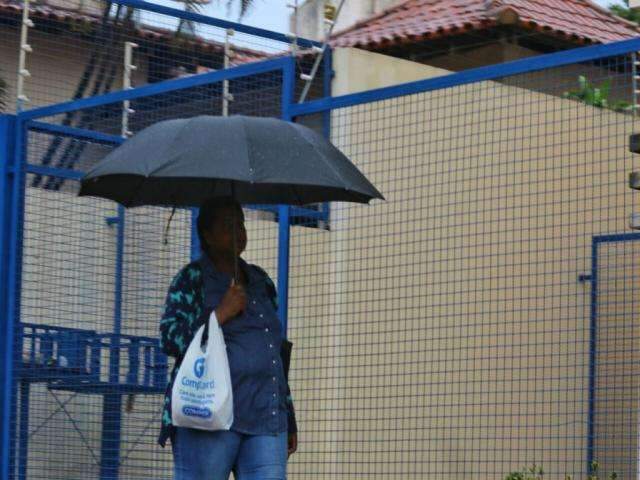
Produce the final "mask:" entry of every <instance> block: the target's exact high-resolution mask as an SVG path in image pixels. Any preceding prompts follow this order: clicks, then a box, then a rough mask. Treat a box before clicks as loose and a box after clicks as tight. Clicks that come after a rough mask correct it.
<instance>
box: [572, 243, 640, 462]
mask: <svg viewBox="0 0 640 480" xmlns="http://www.w3.org/2000/svg"><path fill="white" fill-rule="evenodd" d="M634 241H640V233H618V234H611V235H597V236H594V237H593V239H592V241H591V276H590V277H589V278H584V279H585V280H590V281H591V309H590V321H589V411H588V430H587V472H589V469H590V468H591V464H592V462H593V461H594V460H595V414H596V373H597V372H596V367H597V365H596V361H597V358H596V355H597V348H598V345H597V344H598V254H599V247H600V245H603V244H607V243H621V242H622V243H625V242H634Z"/></svg>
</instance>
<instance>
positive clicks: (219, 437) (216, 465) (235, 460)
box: [172, 427, 287, 480]
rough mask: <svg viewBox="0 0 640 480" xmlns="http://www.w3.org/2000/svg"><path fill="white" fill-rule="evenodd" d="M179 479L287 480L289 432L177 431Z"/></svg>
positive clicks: (175, 445) (176, 473) (175, 458)
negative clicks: (270, 433) (231, 477)
mask: <svg viewBox="0 0 640 480" xmlns="http://www.w3.org/2000/svg"><path fill="white" fill-rule="evenodd" d="M176 430H177V431H176V435H175V437H174V442H173V443H172V446H173V461H174V479H175V480H228V478H229V475H230V474H231V472H232V471H233V473H234V476H235V478H236V480H286V478H287V432H283V433H279V434H278V435H245V434H242V433H238V432H233V431H231V430H218V431H215V432H207V431H204V430H195V429H192V428H180V427H178V428H177V429H176Z"/></svg>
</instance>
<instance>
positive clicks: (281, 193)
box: [80, 116, 384, 207]
mask: <svg viewBox="0 0 640 480" xmlns="http://www.w3.org/2000/svg"><path fill="white" fill-rule="evenodd" d="M80 195H81V196H84V195H90V196H97V197H103V198H108V199H111V200H115V201H117V202H118V203H120V204H122V205H124V206H125V207H135V206H140V205H160V206H173V207H197V206H199V205H201V204H202V202H203V201H204V200H206V199H208V198H211V197H233V198H235V199H236V200H237V201H238V202H239V203H256V204H259V203H271V204H274V203H280V204H296V205H303V204H308V203H316V202H327V201H348V202H359V203H368V202H369V201H370V200H371V199H372V198H379V199H384V197H383V196H382V194H380V192H378V190H376V188H375V187H374V186H373V185H372V184H371V183H370V182H369V181H368V180H367V179H366V178H365V177H364V175H362V173H360V171H359V170H358V169H357V168H356V167H355V166H354V165H353V164H352V163H351V162H350V161H349V159H347V157H345V156H344V155H343V154H342V152H340V151H339V150H338V149H337V148H336V147H334V146H333V145H332V144H331V143H330V142H328V141H327V140H325V139H324V138H323V137H322V136H320V135H318V134H317V133H315V132H314V131H313V130H311V129H309V128H307V127H304V126H302V125H299V124H296V123H290V122H285V121H282V120H278V119H275V118H259V117H245V116H232V117H214V116H199V117H193V118H188V119H178V120H167V121H163V122H159V123H156V124H154V125H152V126H150V127H148V128H145V129H144V130H142V131H140V132H139V133H138V134H136V135H135V136H134V137H132V138H131V139H129V140H127V141H126V142H125V143H124V144H122V145H121V146H120V147H118V148H116V149H115V150H114V151H113V152H111V153H110V154H109V155H107V156H106V157H105V158H104V159H103V160H102V161H100V162H99V163H98V164H97V165H96V166H95V167H94V168H93V169H91V170H90V171H89V172H88V173H87V175H86V176H85V177H84V178H83V180H82V184H81V188H80Z"/></svg>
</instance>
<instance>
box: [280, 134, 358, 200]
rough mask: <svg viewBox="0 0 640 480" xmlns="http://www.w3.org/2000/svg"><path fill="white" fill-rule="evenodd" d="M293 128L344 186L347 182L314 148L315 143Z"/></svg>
mask: <svg viewBox="0 0 640 480" xmlns="http://www.w3.org/2000/svg"><path fill="white" fill-rule="evenodd" d="M291 128H293V129H294V130H295V131H296V133H298V134H299V135H301V136H302V137H303V138H304V139H305V140H306V141H307V143H308V144H309V145H311V147H312V148H313V149H314V150H315V151H316V153H317V154H318V156H319V157H320V158H321V159H322V161H323V162H324V163H325V165H327V166H328V167H329V169H331V171H332V172H333V173H334V175H335V176H336V177H337V178H338V180H340V182H341V183H342V184H343V185H346V184H347V182H346V181H345V179H344V178H342V175H340V173H339V172H338V171H337V170H336V169H335V168H334V166H333V164H332V163H331V162H330V161H328V160H327V158H326V157H325V156H324V155H323V154H322V152H321V151H320V150H318V148H317V147H316V145H315V143H314V142H313V141H310V140H309V139H307V138H306V136H305V135H303V134H301V133H300V131H299V130H298V129H296V128H295V127H291ZM345 190H347V191H351V189H349V188H346V187H345Z"/></svg>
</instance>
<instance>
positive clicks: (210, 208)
mask: <svg viewBox="0 0 640 480" xmlns="http://www.w3.org/2000/svg"><path fill="white" fill-rule="evenodd" d="M236 205H238V202H237V201H235V200H234V199H233V198H231V197H219V198H210V199H208V200H206V201H205V202H204V203H203V204H202V205H201V206H200V212H199V213H198V223H197V228H198V240H199V241H200V249H201V250H202V251H203V252H207V250H208V249H207V240H206V239H205V237H204V233H205V232H206V231H207V230H209V228H211V225H213V224H214V223H215V221H216V216H217V215H218V212H219V211H220V209H221V208H224V207H230V206H236Z"/></svg>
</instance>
